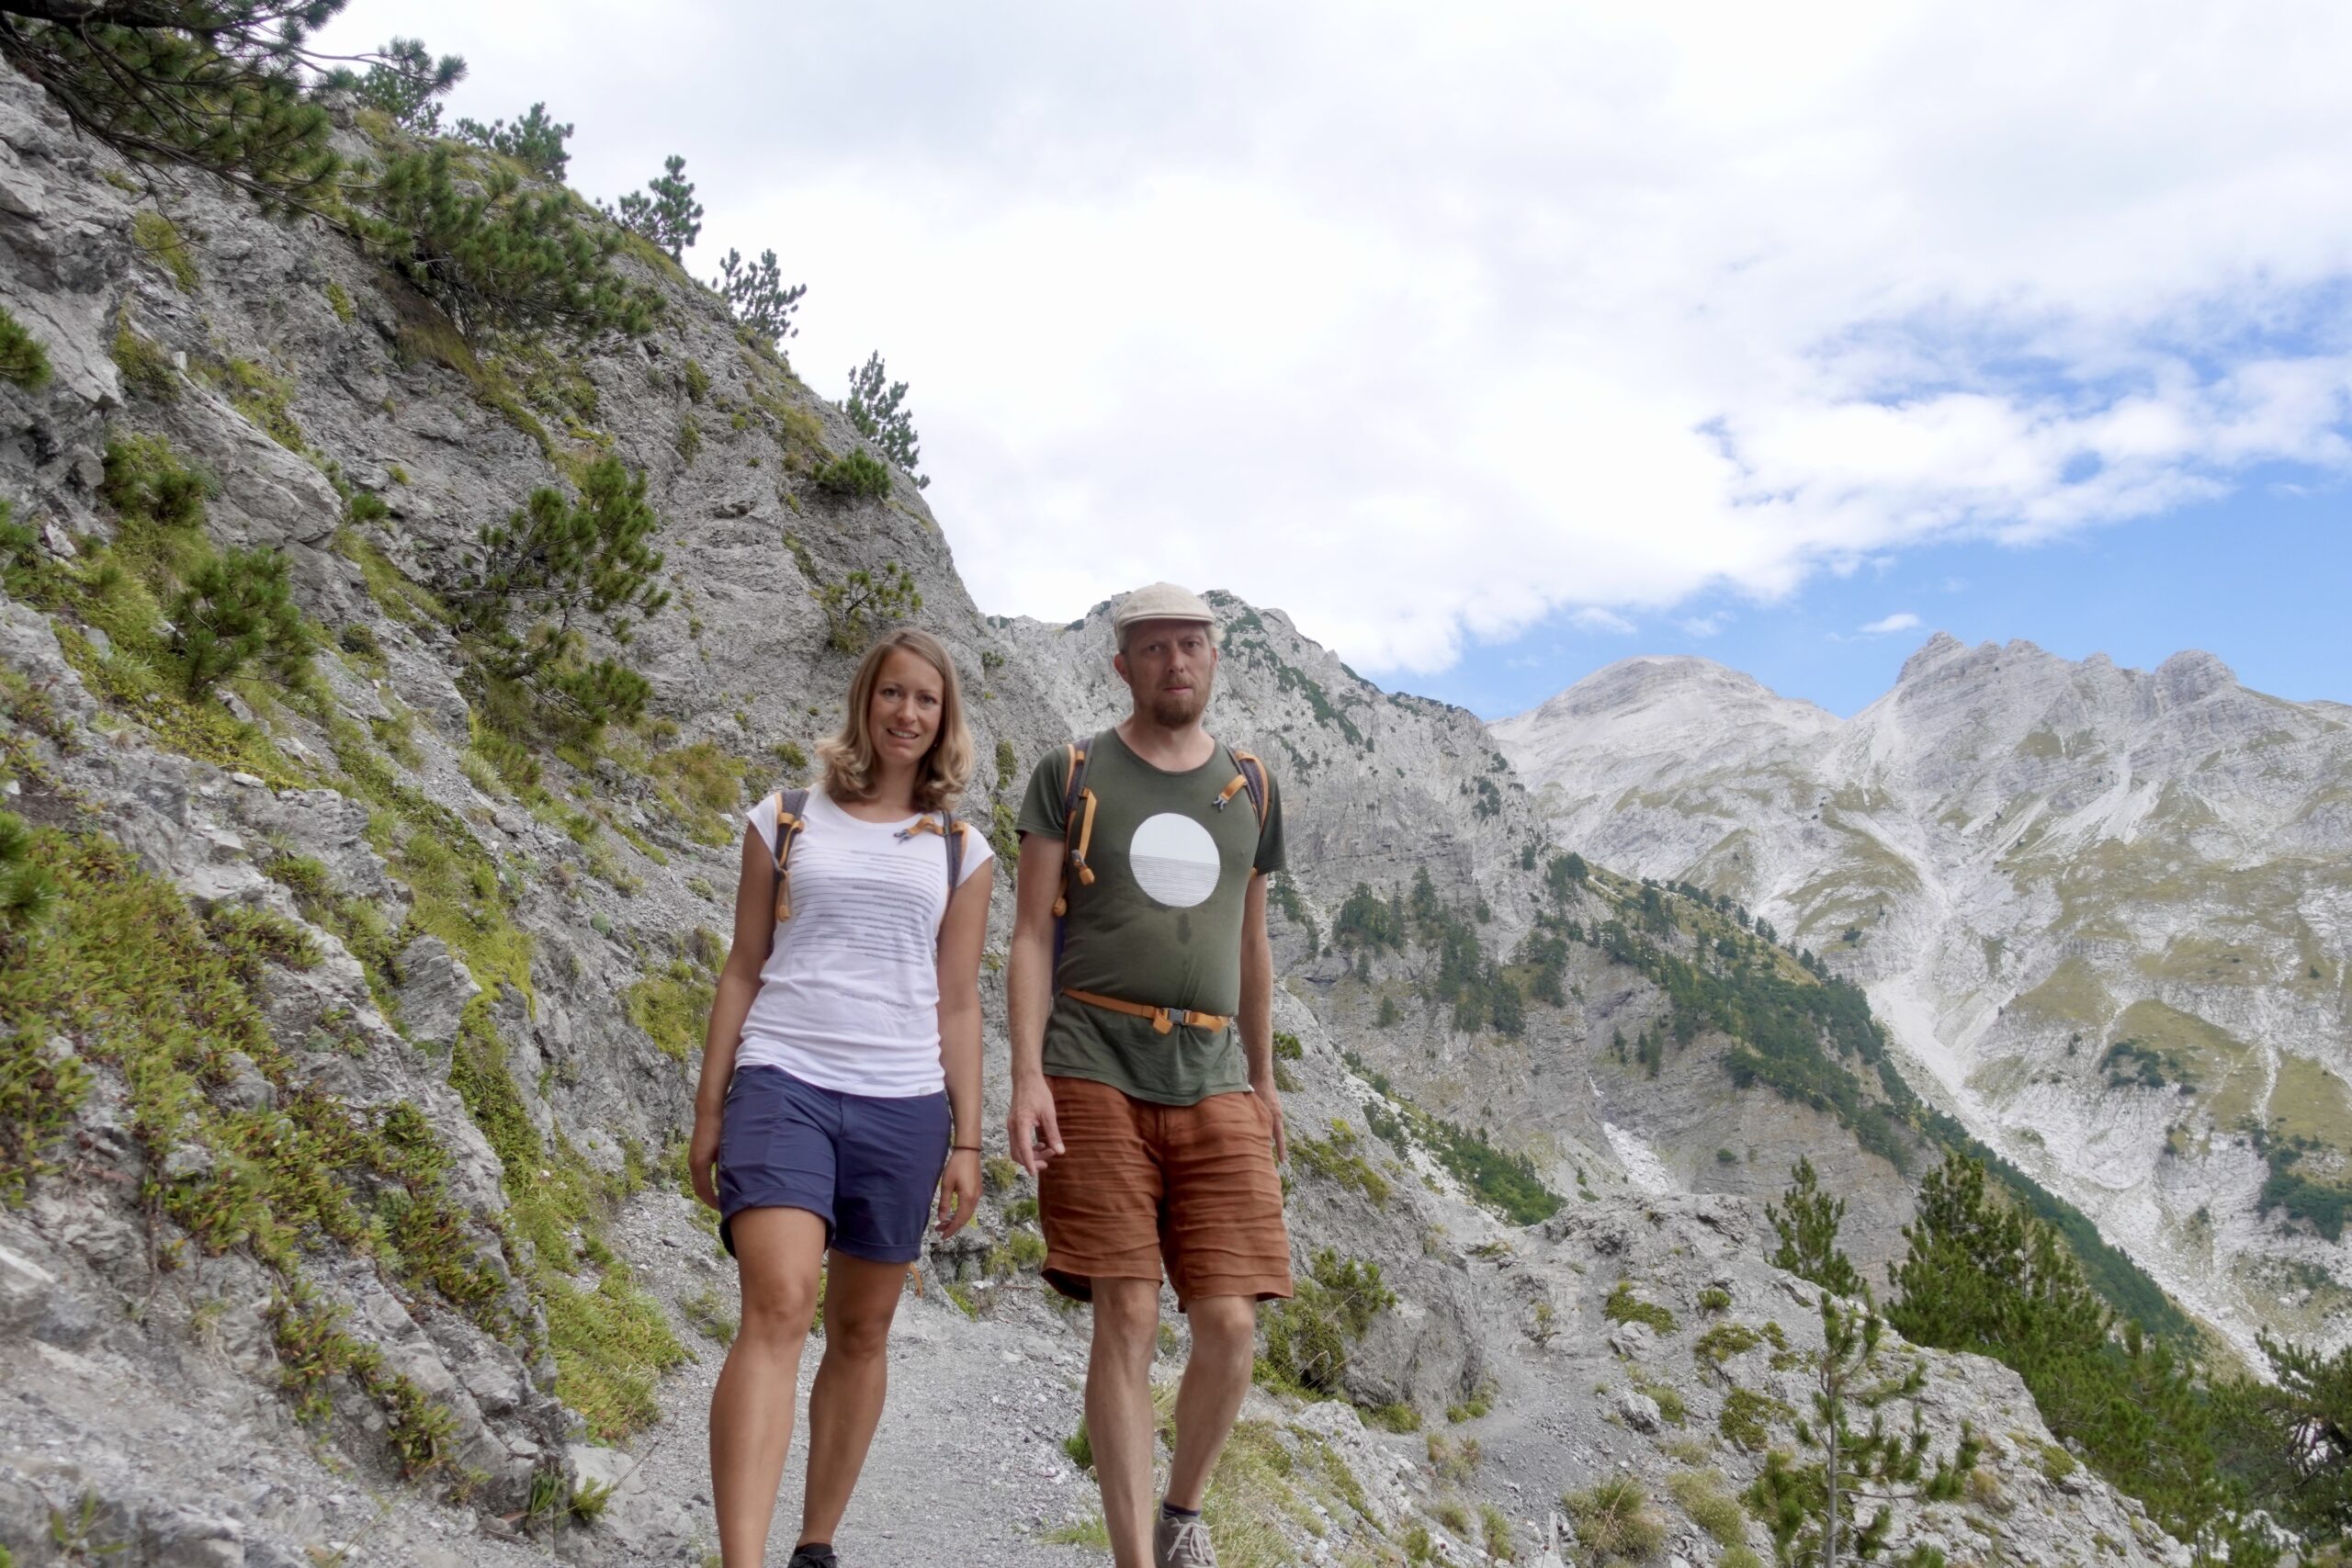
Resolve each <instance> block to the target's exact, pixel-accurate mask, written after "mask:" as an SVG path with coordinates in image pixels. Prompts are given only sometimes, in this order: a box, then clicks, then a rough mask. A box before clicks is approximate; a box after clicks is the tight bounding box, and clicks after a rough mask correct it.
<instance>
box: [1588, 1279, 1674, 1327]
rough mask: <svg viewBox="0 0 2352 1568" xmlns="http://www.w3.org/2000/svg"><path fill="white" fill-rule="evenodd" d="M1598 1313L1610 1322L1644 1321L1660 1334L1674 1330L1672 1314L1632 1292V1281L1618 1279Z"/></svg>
mask: <svg viewBox="0 0 2352 1568" xmlns="http://www.w3.org/2000/svg"><path fill="white" fill-rule="evenodd" d="M1600 1314H1601V1315H1602V1316H1603V1317H1605V1318H1607V1319H1608V1320H1609V1321H1610V1322H1611V1323H1646V1324H1648V1325H1650V1326H1651V1327H1652V1328H1654V1329H1656V1330H1657V1332H1658V1333H1660V1334H1671V1333H1673V1332H1674V1314H1672V1313H1670V1312H1668V1310H1667V1309H1666V1308H1664V1307H1662V1306H1659V1305H1657V1303H1654V1302H1645V1301H1644V1300H1642V1299H1641V1298H1640V1297H1639V1296H1636V1295H1634V1282H1633V1281H1632V1280H1618V1281H1617V1285H1616V1288H1615V1289H1613V1290H1611V1292H1609V1300H1608V1301H1607V1302H1606V1303H1603V1304H1602V1306H1601V1309H1600Z"/></svg>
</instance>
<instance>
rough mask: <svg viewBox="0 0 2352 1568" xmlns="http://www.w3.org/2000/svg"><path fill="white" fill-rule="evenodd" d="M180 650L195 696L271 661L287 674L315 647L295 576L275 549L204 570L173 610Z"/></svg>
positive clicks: (232, 557) (214, 562)
mask: <svg viewBox="0 0 2352 1568" xmlns="http://www.w3.org/2000/svg"><path fill="white" fill-rule="evenodd" d="M172 623H173V630H172V651H173V653H174V654H175V656H176V657H177V660H178V662H179V667H180V672H181V679H182V681H183V682H184V683H185V687H186V692H187V695H188V696H189V697H190V698H195V697H200V696H202V695H203V694H205V693H206V692H208V691H209V690H211V688H212V687H213V686H215V685H217V684H219V683H220V682H222V681H226V680H228V679H229V678H230V677H232V676H233V675H235V674H237V673H238V672H239V671H242V670H243V669H244V667H245V666H246V665H247V664H248V663H250V662H252V661H253V660H254V659H256V658H261V657H264V656H266V658H267V659H268V660H269V662H270V664H271V665H272V667H273V668H274V669H275V670H277V671H278V672H279V673H280V674H281V675H284V674H286V673H288V672H289V671H292V670H293V669H294V668H295V667H296V666H298V665H300V664H302V663H303V662H305V661H306V660H308V659H309V658H310V655H311V650H312V648H313V646H314V645H313V643H312V641H311V635H310V632H309V630H308V629H307V628H306V627H305V626H303V623H302V613H301V612H300V610H299V609H297V608H296V607H295V604H294V585H293V578H292V574H291V571H290V570H289V568H288V565H287V560H286V557H285V555H284V554H283V553H282V552H281V551H278V550H275V549H263V550H246V549H232V550H231V551H230V552H229V553H228V554H227V555H224V556H218V557H215V558H212V559H210V560H208V561H206V562H205V563H204V564H203V565H201V566H199V567H198V568H197V570H195V572H194V573H192V574H191V575H190V576H189V578H188V582H187V588H186V589H184V590H183V591H182V592H181V593H180V596H179V599H178V601H177V602H176V603H175V604H174V605H173V607H172Z"/></svg>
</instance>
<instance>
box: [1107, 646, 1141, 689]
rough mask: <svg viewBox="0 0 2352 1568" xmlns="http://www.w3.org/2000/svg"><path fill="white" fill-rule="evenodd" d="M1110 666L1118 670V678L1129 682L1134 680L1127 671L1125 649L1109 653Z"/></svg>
mask: <svg viewBox="0 0 2352 1568" xmlns="http://www.w3.org/2000/svg"><path fill="white" fill-rule="evenodd" d="M1111 668H1112V669H1113V670H1114V671H1118V675H1119V679H1120V680H1122V681H1125V682H1129V683H1130V684H1132V683H1133V682H1134V680H1135V677H1134V676H1132V675H1130V674H1128V673H1127V655H1126V652H1125V649H1122V650H1120V651H1119V652H1117V653H1114V654H1113V655H1111Z"/></svg>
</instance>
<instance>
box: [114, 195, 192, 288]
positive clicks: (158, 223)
mask: <svg viewBox="0 0 2352 1568" xmlns="http://www.w3.org/2000/svg"><path fill="white" fill-rule="evenodd" d="M130 237H131V239H133V240H134V241H136V242H137V243H138V245H139V248H140V249H141V250H142V251H144V252H146V253H147V256H148V259H149V260H151V261H153V263H154V264H155V265H157V266H160V267H162V268H163V269H164V271H165V272H168V273H170V274H171V275H172V281H173V282H174V283H175V284H177V285H178V286H179V291H180V292H181V293H183V294H193V293H195V292H196V290H197V286H198V278H197V276H196V263H195V262H194V261H193V260H191V259H190V258H189V256H188V254H187V242H186V241H184V240H182V239H181V238H180V231H179V227H178V225H176V224H175V223H174V222H173V221H172V220H170V219H168V218H166V217H164V215H163V214H162V213H160V212H157V211H156V210H154V209H153V208H148V209H143V210H141V212H140V213H139V214H138V216H136V217H134V218H133V219H131V220H130Z"/></svg>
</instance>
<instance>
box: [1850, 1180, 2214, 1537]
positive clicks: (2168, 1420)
mask: <svg viewBox="0 0 2352 1568" xmlns="http://www.w3.org/2000/svg"><path fill="white" fill-rule="evenodd" d="M1903 1235H1904V1240H1905V1243H1906V1244H1907V1250H1906V1252H1905V1256H1904V1258H1903V1259H1902V1261H1901V1262H1899V1263H1897V1264H1895V1265H1894V1267H1893V1268H1892V1269H1890V1270H1889V1273H1890V1275H1891V1277H1892V1278H1893V1280H1894V1284H1895V1287H1896V1289H1897V1290H1898V1291H1900V1292H1901V1294H1900V1296H1899V1297H1898V1298H1897V1299H1896V1300H1895V1301H1894V1303H1892V1304H1891V1305H1890V1306H1889V1307H1888V1309H1887V1318H1888V1320H1889V1321H1890V1322H1891V1323H1893V1324H1894V1326H1895V1327H1896V1328H1897V1329H1898V1330H1900V1331H1901V1333H1902V1334H1903V1336H1904V1337H1905V1338H1906V1339H1909V1340H1910V1341H1911V1342H1912V1343H1913V1344H1915V1345H1929V1346H1935V1347H1937V1348H1942V1349H1951V1350H1968V1351H1973V1352H1974V1353H1976V1354H1978V1355H1983V1356H1990V1357H1992V1358H1993V1359H1995V1360H1997V1361H2001V1362H2003V1363H2005V1364H2006V1365H2007V1366H2010V1367H2012V1368H2015V1369H2016V1371H2018V1375H2019V1376H2021V1377H2022V1378H2023V1379H2024V1380H2025V1384H2026V1387H2027V1388H2028V1389H2029V1390H2030V1391H2031V1393H2032V1394H2033V1401H2034V1404H2035V1406H2036V1408H2038V1409H2039V1410H2040V1411H2041V1419H2042V1422H2043V1424H2044V1425H2045V1426H2047V1427H2049V1428H2050V1430H2051V1431H2052V1433H2053V1434H2055V1435H2056V1436H2057V1437H2058V1438H2061V1439H2063V1440H2064V1441H2065V1442H2067V1443H2068V1444H2070V1445H2072V1446H2073V1447H2074V1448H2075V1449H2076V1450H2078V1451H2079V1452H2081V1453H2082V1454H2083V1455H2084V1457H2085V1458H2086V1459H2087V1460H2089V1461H2090V1462H2091V1464H2092V1466H2093V1467H2094V1468H2096V1469H2097V1470H2098V1472H2099V1473H2100V1474H2101V1475H2103V1476H2105V1477H2106V1478H2107V1479H2108V1481H2109V1483H2111V1484H2113V1485H2114V1486H2116V1487H2117V1488H2118V1489H2119V1490H2120V1491H2123V1492H2127V1493H2129V1494H2131V1495H2132V1496H2134V1497H2137V1498H2139V1499H2140V1501H2141V1502H2143V1504H2145V1505H2146V1506H2147V1507H2148V1510H2149V1512H2150V1513H2151V1514H2153V1515H2154V1517H2156V1518H2157V1519H2158V1520H2159V1521H2161V1522H2162V1523H2163V1524H2164V1525H2165V1528H2166V1529H2170V1530H2171V1531H2173V1533H2174V1534H2176V1535H2177V1536H2178V1537H2180V1538H2181V1539H2182V1540H2197V1539H2199V1537H2200V1536H2211V1534H2212V1533H2213V1532H2215V1531H2217V1530H2221V1531H2226V1530H2227V1529H2228V1528H2229V1527H2228V1525H2227V1523H2226V1520H2227V1518H2228V1516H2229V1514H2230V1513H2231V1511H2232V1510H2233V1508H2234V1507H2235V1506H2236V1503H2235V1499H2234V1495H2233V1487H2232V1486H2231V1485H2230V1484H2228V1483H2226V1482H2225V1480H2224V1478H2222V1475H2221V1473H2220V1471H2219V1468H2218V1465H2217V1463H2216V1461H2215V1457H2214V1451H2213V1439H2214V1429H2213V1421H2214V1411H2213V1401H2212V1396H2211V1392H2210V1391H2209V1390H2207V1389H2206V1388H2205V1387H2204V1386H2203V1384H2202V1380H2201V1379H2200V1377H2199V1372H2198V1369H2197V1368H2196V1367H2195V1366H2194V1365H2192V1364H2190V1363H2188V1362H2186V1361H2184V1360H2182V1359H2179V1358H2178V1357H2177V1356H2175V1355H2174V1353H2173V1352H2172V1350H2171V1348H2169V1347H2167V1346H2165V1345H2164V1344H2163V1343H2162V1342H2160V1341H2155V1340H2151V1339H2149V1338H2148V1337H2146V1336H2144V1335H2143V1333H2142V1332H2141V1330H2140V1326H2139V1325H2138V1324H2136V1323H2131V1324H2127V1325H2125V1326H2124V1328H2123V1330H2122V1331H2121V1333H2120V1335H2118V1334H2117V1333H2116V1332H2115V1331H2114V1319H2113V1316H2112V1314H2110V1313H2109V1311H2108V1309H2107V1306H2106V1304H2105V1303H2102V1302H2101V1301H2100V1300H2099V1299H2098V1295H2097V1293H2096V1292H2093V1291H2092V1290H2091V1288H2090V1285H2089V1282H2088V1281H2087V1280H2086V1279H2085V1277H2084V1274H2083V1269H2082V1264H2081V1263H2080V1262H2079V1261H2078V1260H2077V1259H2076V1258H2075V1255H2074V1253H2073V1251H2072V1250H2071V1249H2069V1248H2068V1247H2067V1246H2066V1243H2065V1240H2064V1237H2063V1236H2061V1235H2059V1233H2058V1232H2057V1230H2056V1229H2055V1228H2054V1227H2052V1226H2051V1225H2050V1224H2046V1223H2044V1222H2043V1221H2041V1219H2038V1218H2036V1217H2034V1216H2033V1215H2030V1214H2028V1213H2025V1212H2023V1211H2022V1210H2021V1209H2019V1208H2018V1206H2017V1205H2016V1204H2014V1203H2011V1202H2010V1201H2007V1199H2005V1198H2003V1197H2001V1196H2000V1195H1999V1194H1998V1193H1996V1191H1995V1190H1993V1188H1992V1185H1991V1183H1990V1180H1989V1178H1988V1176H1987V1173H1986V1171H1985V1166H1984V1165H1983V1163H1982V1162H1980V1161H1977V1160H1974V1159H1971V1158H1968V1157H1966V1156H1962V1155H1958V1154H1955V1155H1952V1156H1949V1157H1947V1159H1946V1160H1945V1162H1944V1164H1943V1165H1942V1166H1940V1167H1939V1168H1937V1169H1935V1170H1933V1171H1930V1172H1929V1173H1928V1176H1927V1178H1926V1179H1924V1180H1922V1181H1921V1182H1920V1184H1919V1200H1918V1210H1917V1217H1916V1218H1915V1220H1914V1221H1913V1223H1912V1224H1908V1225H1906V1226H1905V1227H1904V1230H1903Z"/></svg>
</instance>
